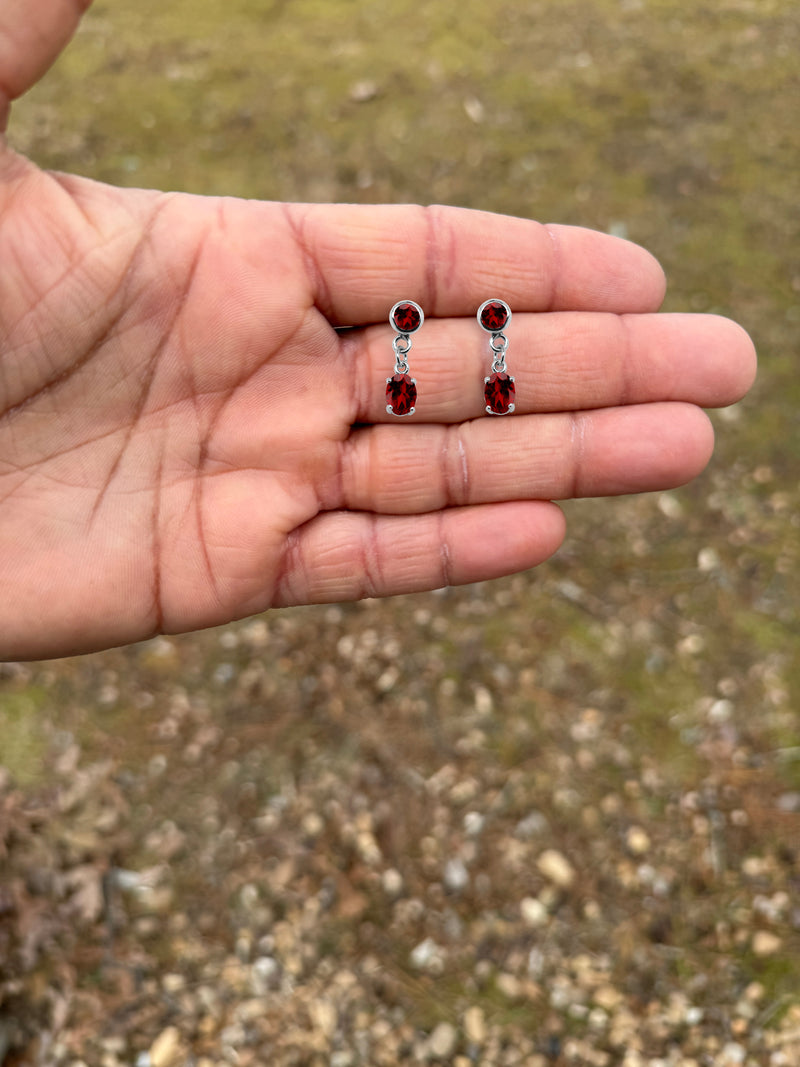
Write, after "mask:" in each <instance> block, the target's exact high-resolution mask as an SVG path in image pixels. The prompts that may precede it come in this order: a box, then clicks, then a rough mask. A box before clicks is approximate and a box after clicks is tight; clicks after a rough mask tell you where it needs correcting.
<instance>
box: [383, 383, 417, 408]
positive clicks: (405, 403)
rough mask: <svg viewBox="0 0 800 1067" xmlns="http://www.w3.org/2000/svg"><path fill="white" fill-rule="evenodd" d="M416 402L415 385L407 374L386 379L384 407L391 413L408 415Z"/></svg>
mask: <svg viewBox="0 0 800 1067" xmlns="http://www.w3.org/2000/svg"><path fill="white" fill-rule="evenodd" d="M416 402H417V386H416V384H415V382H414V379H413V378H411V377H409V375H408V374H395V375H393V376H392V377H391V378H387V379H386V408H387V411H390V412H391V413H392V415H410V414H411V413H412V411H413V410H414V405H415V404H416Z"/></svg>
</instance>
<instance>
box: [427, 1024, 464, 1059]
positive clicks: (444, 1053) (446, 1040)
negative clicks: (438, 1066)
mask: <svg viewBox="0 0 800 1067" xmlns="http://www.w3.org/2000/svg"><path fill="white" fill-rule="evenodd" d="M457 1044H458V1031H457V1030H456V1028H455V1027H454V1026H453V1025H452V1023H439V1025H438V1026H437V1027H436V1029H435V1030H434V1031H433V1033H432V1034H431V1036H430V1037H429V1038H428V1049H429V1050H430V1053H431V1055H432V1056H434V1057H435V1058H436V1059H437V1060H449V1059H450V1058H451V1057H452V1055H453V1053H454V1052H455V1050H456V1046H457Z"/></svg>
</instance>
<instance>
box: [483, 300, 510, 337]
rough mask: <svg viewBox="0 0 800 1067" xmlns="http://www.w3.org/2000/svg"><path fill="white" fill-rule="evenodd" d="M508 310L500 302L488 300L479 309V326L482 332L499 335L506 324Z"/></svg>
mask: <svg viewBox="0 0 800 1067" xmlns="http://www.w3.org/2000/svg"><path fill="white" fill-rule="evenodd" d="M508 314H509V312H508V308H507V307H506V305H505V304H504V303H503V302H502V301H501V300H490V301H489V302H488V303H487V304H484V306H483V308H482V309H481V326H483V328H484V330H491V332H492V333H499V332H500V330H502V329H503V327H504V326H505V324H506V323H507V322H508Z"/></svg>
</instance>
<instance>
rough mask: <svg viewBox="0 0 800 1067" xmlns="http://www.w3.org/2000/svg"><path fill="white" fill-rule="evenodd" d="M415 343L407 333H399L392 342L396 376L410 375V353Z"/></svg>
mask: <svg viewBox="0 0 800 1067" xmlns="http://www.w3.org/2000/svg"><path fill="white" fill-rule="evenodd" d="M413 344H414V342H413V341H412V340H411V338H410V337H409V336H408V334H407V333H399V334H398V335H397V337H395V339H394V340H393V341H392V348H393V349H394V372H395V374H408V358H407V357H408V353H409V352H410V351H411V348H412V345H413Z"/></svg>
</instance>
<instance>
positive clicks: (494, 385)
mask: <svg viewBox="0 0 800 1067" xmlns="http://www.w3.org/2000/svg"><path fill="white" fill-rule="evenodd" d="M516 392H517V391H516V389H515V388H514V379H513V378H511V377H509V375H508V374H506V373H505V371H495V373H494V374H493V375H492V376H491V377H490V378H488V379H487V381H486V384H485V386H484V388H483V395H484V397H485V398H486V406H487V407H488V408H489V409H490V411H491V412H492V413H493V414H495V415H507V414H508V412H509V410H510V409H511V407H512V406H513V404H514V397H515V396H516Z"/></svg>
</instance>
